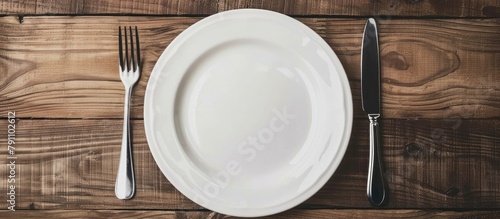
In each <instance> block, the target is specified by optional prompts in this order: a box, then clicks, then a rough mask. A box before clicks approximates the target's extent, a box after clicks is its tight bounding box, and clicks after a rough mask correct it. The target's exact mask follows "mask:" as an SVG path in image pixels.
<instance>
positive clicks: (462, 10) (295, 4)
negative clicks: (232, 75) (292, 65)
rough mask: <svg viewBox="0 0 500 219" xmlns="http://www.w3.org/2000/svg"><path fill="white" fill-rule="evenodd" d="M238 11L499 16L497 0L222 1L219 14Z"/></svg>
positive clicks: (307, 13) (389, 16) (380, 15)
mask: <svg viewBox="0 0 500 219" xmlns="http://www.w3.org/2000/svg"><path fill="white" fill-rule="evenodd" d="M237 8H262V9H268V10H273V11H277V12H281V13H285V14H289V15H344V16H379V17H384V18H389V19H390V18H392V17H398V16H437V17H483V16H486V17H499V16H500V12H499V11H500V2H498V1H463V0H460V1H450V2H446V3H443V2H442V1H419V0H414V1H392V0H380V1H369V0H351V1H335V3H333V2H332V1H328V0H285V1H267V0H237V1H234V0H221V1H220V2H219V11H224V10H230V9H237Z"/></svg>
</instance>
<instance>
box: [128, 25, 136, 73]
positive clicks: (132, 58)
mask: <svg viewBox="0 0 500 219" xmlns="http://www.w3.org/2000/svg"><path fill="white" fill-rule="evenodd" d="M128 30H129V33H130V55H131V56H130V64H131V65H130V70H132V71H135V59H134V37H133V36H134V35H133V34H132V27H130V26H129V27H128Z"/></svg>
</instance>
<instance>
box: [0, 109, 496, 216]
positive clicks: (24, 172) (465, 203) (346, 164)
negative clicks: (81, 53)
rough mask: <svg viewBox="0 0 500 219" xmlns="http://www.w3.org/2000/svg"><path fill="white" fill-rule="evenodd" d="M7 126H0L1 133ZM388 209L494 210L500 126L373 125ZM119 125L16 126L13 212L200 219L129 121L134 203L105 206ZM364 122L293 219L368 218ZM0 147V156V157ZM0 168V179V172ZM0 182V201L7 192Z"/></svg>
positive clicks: (139, 127) (138, 124)
mask: <svg viewBox="0 0 500 219" xmlns="http://www.w3.org/2000/svg"><path fill="white" fill-rule="evenodd" d="M5 126H6V121H5V120H1V121H0V127H5ZM382 126H383V127H382V128H383V129H382V130H383V132H382V136H383V144H382V145H383V148H382V151H383V160H384V163H385V167H386V171H385V176H386V179H387V182H388V186H389V191H390V192H389V197H390V198H389V202H388V203H387V204H388V205H387V207H388V208H398V209H399V208H425V209H429V208H433V209H434V208H438V209H450V208H466V209H492V208H500V201H499V200H500V188H499V184H498V181H499V180H500V165H498V164H499V163H498V160H499V159H500V147H498V145H499V142H500V128H499V127H500V122H499V121H495V120H463V119H458V118H450V119H443V120H430V119H422V120H396V119H389V120H383V121H382ZM121 127H122V123H121V121H119V120H48V119H47V120H28V119H20V120H19V121H18V122H17V125H16V147H17V148H16V150H17V160H16V173H17V174H16V183H17V184H16V188H17V191H16V194H17V197H16V209H18V210H22V209H33V210H34V209H36V210H43V209H45V210H50V209H53V210H55V209H61V210H63V209H101V210H105V209H108V210H113V209H114V210H118V209H186V210H187V209H200V207H199V206H198V205H196V204H194V203H193V202H191V201H190V200H189V199H187V198H186V197H184V196H183V195H182V194H181V193H179V192H178V191H177V190H176V189H175V188H174V187H173V186H172V185H171V184H170V183H169V182H168V181H167V180H166V178H165V177H164V176H163V174H162V173H161V171H159V169H158V168H157V166H156V164H155V162H154V160H153V158H152V156H151V153H150V151H149V148H148V146H147V143H146V139H145V133H144V127H143V122H142V120H134V121H133V122H132V127H133V131H134V133H133V134H134V139H133V141H134V160H135V164H136V166H135V170H136V180H137V195H136V197H135V198H134V199H132V200H128V201H123V200H118V199H116V198H115V196H114V182H115V175H116V170H117V163H118V154H119V150H120V139H121ZM367 129H368V121H365V120H364V119H360V120H355V122H354V127H353V133H352V136H351V141H350V144H349V148H348V150H347V152H346V155H345V157H344V159H343V161H342V164H341V165H340V167H339V169H338V170H337V171H336V173H335V174H334V175H333V177H332V178H331V179H330V181H329V182H328V183H327V184H326V185H325V186H324V187H323V188H322V189H321V190H320V191H319V192H318V193H317V194H316V195H314V196H313V197H312V198H310V199H309V200H307V201H306V202H305V203H304V204H302V205H300V206H298V207H297V208H298V209H308V208H370V206H369V204H368V202H367V198H366V176H367V169H368V139H367V138H368V133H367ZM5 138H6V137H5V136H3V135H2V136H1V137H0V148H6V139H5ZM6 162H8V161H7V159H0V172H1V173H6V172H7V168H8V167H7V165H5V163H6ZM6 186H7V182H6V180H5V178H3V177H2V179H0V191H7V188H6Z"/></svg>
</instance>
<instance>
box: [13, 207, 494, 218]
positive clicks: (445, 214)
mask: <svg viewBox="0 0 500 219" xmlns="http://www.w3.org/2000/svg"><path fill="white" fill-rule="evenodd" d="M3 215H4V218H5V219H9V218H13V219H14V218H16V219H17V218H25V219H30V218H34V219H38V218H60V217H62V218H124V219H125V218H134V219H135V218H164V219H169V218H171V219H181V218H192V219H197V218H200V219H201V218H207V219H208V218H210V219H222V218H226V219H227V218H236V217H229V216H226V215H222V214H217V213H214V212H210V211H158V210H156V211H141V210H139V211H135V210H38V211H25V210H23V211H16V212H5V213H3ZM499 216H500V212H499V211H498V210H494V211H441V210H359V209H317V210H291V211H287V212H284V213H280V214H277V215H272V216H269V217H263V218H278V219H280V218H283V219H288V218H318V219H322V218H324V219H330V218H352V219H355V218H360V219H366V218H387V219H389V218H416V219H420V218H484V219H488V218H492V219H493V218H494V219H496V218H498V217H499Z"/></svg>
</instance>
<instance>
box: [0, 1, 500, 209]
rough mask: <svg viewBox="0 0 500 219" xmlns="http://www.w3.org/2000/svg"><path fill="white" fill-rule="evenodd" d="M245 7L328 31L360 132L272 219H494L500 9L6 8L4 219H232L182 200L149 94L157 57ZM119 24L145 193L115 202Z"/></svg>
mask: <svg viewBox="0 0 500 219" xmlns="http://www.w3.org/2000/svg"><path fill="white" fill-rule="evenodd" d="M249 7H250V8H263V9H269V10H273V11H277V12H281V13H285V14H288V15H291V16H295V17H296V18H297V19H298V20H300V21H301V22H303V23H305V24H306V25H307V26H309V27H311V28H312V29H313V30H315V31H316V32H318V33H319V34H320V35H321V36H322V37H323V38H324V39H325V40H326V41H327V43H328V44H329V45H330V46H331V47H332V48H333V50H334V51H335V52H336V54H337V55H338V56H339V59H340V60H341V62H342V64H343V66H344V68H345V70H346V73H347V76H348V78H349V82H350V85H351V89H352V93H353V102H354V113H355V120H354V124H353V133H352V135H351V140H350V143H349V148H348V150H347V152H346V155H345V157H344V160H343V161H342V163H341V165H340V167H339V169H338V170H337V171H336V172H335V174H334V175H333V176H332V178H331V179H330V181H329V182H328V183H327V184H326V185H325V186H324V187H323V188H322V189H321V190H320V191H319V192H318V193H317V194H316V195H314V196H313V197H312V198H310V199H309V200H307V201H306V202H304V203H303V204H301V205H299V206H297V207H295V208H294V209H292V210H289V211H286V212H284V213H281V214H278V215H275V216H274V217H277V218H368V217H375V218H498V217H500V183H499V181H500V145H499V143H500V20H499V19H498V18H500V1H498V0H470V1H465V0H458V1H437V0H428V1H423V0H404V1H403V0H399V1H398V0H380V1H369V0H351V1H335V3H332V2H330V1H327V0H284V1H279V0H270V1H264V0H235V1H233V0H188V1H184V0H182V1H181V0H141V1H138V0H123V1H111V0H69V1H55V0H36V1H18V0H0V127H3V128H1V129H0V148H1V149H2V150H3V151H4V152H0V175H1V177H0V192H2V193H4V192H5V191H7V186H8V183H7V180H6V179H7V178H6V176H7V174H6V173H7V172H8V166H7V165H6V163H7V162H8V160H7V159H6V157H7V150H6V148H7V140H6V134H7V133H6V130H5V127H7V121H6V120H7V119H6V117H7V112H9V111H16V117H17V118H18V120H17V124H16V136H17V139H16V142H17V145H16V149H17V153H18V159H17V160H16V164H17V166H16V168H17V169H16V170H17V173H16V174H17V175H16V177H17V181H16V187H17V189H16V192H17V194H16V195H17V196H16V212H10V211H8V210H7V202H5V201H4V202H3V203H4V204H2V205H0V206H1V207H0V213H2V216H0V217H2V218H4V217H6V218H54V217H62V218H109V217H112V218H226V216H225V215H220V214H217V213H214V212H211V211H208V210H205V209H203V208H202V207H200V206H198V205H197V204H195V203H193V202H192V201H190V200H189V199H187V198H186V197H184V196H183V195H182V194H181V193H180V192H179V191H177V190H176V189H175V188H174V187H173V186H172V185H171V184H170V183H169V182H168V180H167V179H166V178H165V177H164V176H163V174H162V173H161V171H160V170H159V169H158V167H157V166H156V164H155V162H154V160H153V158H152V156H151V152H150V151H149V148H148V145H147V141H146V139H145V133H144V132H145V131H144V126H143V101H144V92H145V89H146V85H147V81H148V78H149V75H150V72H151V70H152V68H153V66H154V64H155V62H156V60H157V59H158V57H159V55H160V54H161V52H162V51H163V50H164V49H165V47H166V46H167V45H168V44H169V43H170V42H171V41H172V40H173V39H174V38H175V37H176V36H177V35H178V34H179V33H180V32H182V31H183V30H184V29H186V28H187V27H189V26H190V25H191V24H193V23H194V22H196V21H198V20H200V19H202V18H203V17H205V16H207V15H210V14H215V13H217V12H220V11H225V10H230V9H237V8H249ZM369 16H374V17H375V18H376V19H377V21H378V24H379V32H380V48H381V63H382V101H383V104H382V109H383V116H384V119H383V120H382V141H383V144H382V145H383V147H382V152H383V161H384V164H385V167H386V168H385V177H386V179H387V182H388V186H389V202H388V203H387V205H386V206H385V207H384V208H383V209H377V210H373V209H372V208H371V207H370V205H369V204H368V202H367V198H366V178H367V176H366V175H367V169H368V146H367V145H368V133H367V132H368V130H367V128H368V124H367V123H368V121H367V119H365V117H366V116H365V114H364V113H363V112H362V110H361V105H360V90H359V89H360V75H359V66H360V63H359V61H360V46H361V45H360V44H361V37H362V31H363V26H364V23H365V21H366V18H367V17H369ZM119 25H137V26H139V29H140V30H139V31H140V35H141V47H142V50H141V52H142V55H143V57H142V58H143V62H144V65H143V73H142V77H141V79H140V81H139V83H138V84H137V86H136V87H135V88H134V93H133V97H132V116H133V118H134V120H133V121H132V127H133V134H134V138H133V139H134V159H135V164H136V167H135V170H136V177H137V186H138V187H137V195H136V197H135V198H134V199H132V200H128V201H122V200H118V199H116V198H115V196H114V182H115V177H116V170H117V163H118V155H119V150H120V141H121V131H122V130H121V129H122V121H121V118H122V113H123V92H124V91H123V85H122V83H121V81H120V79H119V75H118V73H117V69H116V65H117V30H116V29H117V27H118V26H119ZM82 109H84V110H82ZM2 132H3V133H2ZM3 197H4V198H7V196H3Z"/></svg>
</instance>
